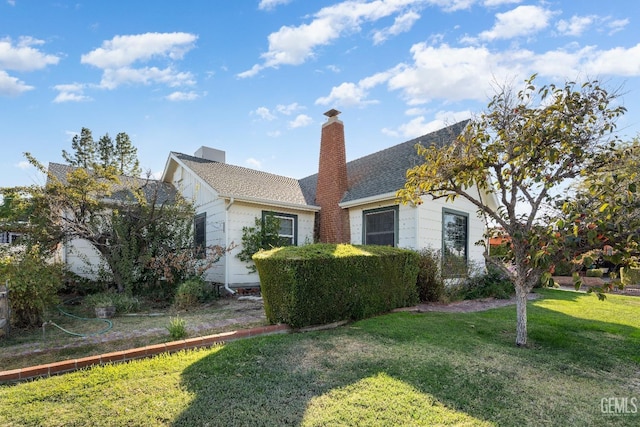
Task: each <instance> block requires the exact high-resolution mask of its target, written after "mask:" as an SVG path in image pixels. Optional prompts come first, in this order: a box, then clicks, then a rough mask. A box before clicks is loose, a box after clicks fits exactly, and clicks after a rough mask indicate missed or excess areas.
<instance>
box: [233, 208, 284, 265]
mask: <svg viewBox="0 0 640 427" xmlns="http://www.w3.org/2000/svg"><path fill="white" fill-rule="evenodd" d="M285 245H286V242H284V241H283V239H281V238H280V220H279V219H278V218H276V217H275V216H273V214H268V215H265V216H264V219H263V218H255V224H254V226H253V227H248V226H247V227H242V244H241V246H242V249H241V250H240V252H238V254H237V255H236V256H237V257H238V258H239V259H240V260H241V261H243V262H246V263H247V269H248V270H249V271H250V272H252V273H254V272H255V271H256V266H255V264H254V263H253V260H252V258H251V257H252V256H253V255H255V254H256V253H257V252H259V251H261V250H269V249H273V248H276V247H278V246H285Z"/></svg>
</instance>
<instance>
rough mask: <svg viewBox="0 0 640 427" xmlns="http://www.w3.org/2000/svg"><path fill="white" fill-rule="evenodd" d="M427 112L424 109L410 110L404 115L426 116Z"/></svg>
mask: <svg viewBox="0 0 640 427" xmlns="http://www.w3.org/2000/svg"><path fill="white" fill-rule="evenodd" d="M426 112H427V111H426V110H425V109H424V108H409V109H407V110H406V111H405V112H404V114H405V115H407V116H419V115H421V114H425V113H426Z"/></svg>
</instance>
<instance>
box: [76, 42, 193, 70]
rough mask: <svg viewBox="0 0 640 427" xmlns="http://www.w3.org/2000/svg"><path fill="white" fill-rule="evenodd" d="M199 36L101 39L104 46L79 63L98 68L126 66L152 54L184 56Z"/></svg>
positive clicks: (170, 56)
mask: <svg viewBox="0 0 640 427" xmlns="http://www.w3.org/2000/svg"><path fill="white" fill-rule="evenodd" d="M197 38H198V37H197V36H195V35H193V34H189V33H146V34H138V35H133V36H115V37H114V38H113V39H111V40H107V41H104V42H102V47H100V48H98V49H95V50H92V51H91V52H89V53H87V54H84V55H82V57H81V58H80V62H82V63H83V64H90V65H93V66H95V67H97V68H102V69H110V68H120V67H127V66H129V65H131V64H133V63H135V62H146V61H148V60H150V59H151V58H153V57H168V58H170V59H173V60H175V59H182V57H183V56H184V54H185V53H187V52H188V51H189V50H191V49H192V48H193V47H194V43H195V41H196V40H197Z"/></svg>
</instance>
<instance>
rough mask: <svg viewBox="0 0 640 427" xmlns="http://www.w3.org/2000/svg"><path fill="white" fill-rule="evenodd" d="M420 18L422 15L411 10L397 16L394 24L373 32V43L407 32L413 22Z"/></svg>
mask: <svg viewBox="0 0 640 427" xmlns="http://www.w3.org/2000/svg"><path fill="white" fill-rule="evenodd" d="M418 19H420V15H419V14H418V13H416V12H414V11H409V12H407V13H405V14H403V15H400V16H398V17H396V19H395V21H394V22H393V25H392V26H390V27H387V28H384V29H382V30H379V31H375V32H374V33H373V44H380V43H382V42H384V41H385V40H387V39H388V38H389V37H392V36H396V35H398V34H400V33H406V32H407V31H409V30H410V29H411V28H412V27H413V24H415V23H416V21H417V20H418Z"/></svg>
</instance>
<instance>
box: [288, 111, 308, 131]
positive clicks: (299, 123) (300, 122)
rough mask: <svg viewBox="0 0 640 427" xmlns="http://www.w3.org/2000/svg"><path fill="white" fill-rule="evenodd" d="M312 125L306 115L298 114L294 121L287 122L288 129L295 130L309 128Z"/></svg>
mask: <svg viewBox="0 0 640 427" xmlns="http://www.w3.org/2000/svg"><path fill="white" fill-rule="evenodd" d="M311 123H313V119H312V118H311V117H309V116H307V115H306V114H299V115H298V116H296V118H295V119H293V120H292V121H290V122H289V128H291V129H295V128H300V127H305V126H309V125H310V124H311Z"/></svg>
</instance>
